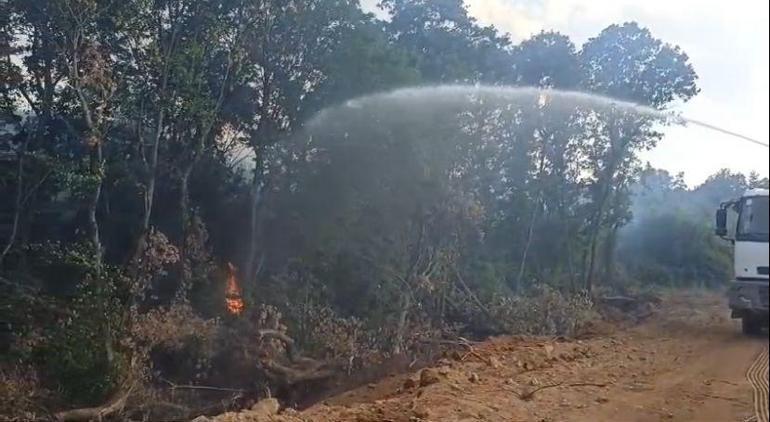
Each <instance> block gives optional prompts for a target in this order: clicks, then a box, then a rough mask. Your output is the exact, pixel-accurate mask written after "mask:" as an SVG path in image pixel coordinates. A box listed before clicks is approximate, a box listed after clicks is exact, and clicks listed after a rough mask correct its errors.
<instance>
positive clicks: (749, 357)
mask: <svg viewBox="0 0 770 422" xmlns="http://www.w3.org/2000/svg"><path fill="white" fill-rule="evenodd" d="M767 347H768V339H767V336H765V337H764V338H750V337H746V336H744V335H743V334H741V332H740V327H739V324H738V322H737V321H732V320H730V319H729V318H728V311H727V306H726V303H725V301H724V298H723V297H720V296H719V295H716V294H713V293H692V292H690V293H681V292H679V293H676V294H671V295H668V296H666V297H664V298H663V300H662V302H661V304H660V307H659V308H658V310H657V311H656V312H655V313H654V315H653V316H651V317H650V318H649V319H647V320H646V321H645V322H643V323H641V324H638V325H634V326H628V325H626V324H623V323H618V324H606V326H605V324H602V326H597V327H595V329H594V332H593V333H591V334H590V335H588V336H586V337H585V338H583V339H569V340H567V339H550V338H519V337H501V338H495V339H493V340H490V341H488V342H485V343H483V344H479V345H474V346H473V348H472V349H469V348H467V347H465V348H460V349H458V350H457V352H454V353H448V354H447V356H446V358H444V359H441V360H440V361H438V362H437V363H436V364H435V365H434V366H432V367H429V368H425V369H422V370H421V371H419V372H415V373H410V374H403V375H399V376H393V377H389V378H386V379H383V380H381V381H380V382H378V383H376V384H370V385H368V386H364V387H362V388H359V389H356V390H353V391H350V392H347V393H344V394H342V395H339V396H336V397H333V398H331V399H329V400H326V401H325V402H323V403H319V404H317V405H315V406H313V407H311V408H309V409H307V410H305V411H302V412H296V411H293V410H291V409H289V410H284V411H283V412H282V413H280V414H278V415H272V416H268V415H264V414H257V413H256V412H251V413H250V412H248V411H247V412H242V413H240V414H225V415H221V416H219V417H217V418H216V420H221V421H283V422H290V421H291V422H294V421H313V422H346V421H351V422H353V421H355V422H367V421H371V422H375V421H392V422H416V421H426V422H427V421H433V422H439V421H446V422H451V421H457V422H460V421H463V422H469V421H500V422H503V421H505V422H511V421H543V422H545V421H628V422H631V421H639V422H642V421H661V420H667V421H720V422H722V421H752V420H753V421H763V420H764V421H766V410H763V406H755V403H754V402H755V400H759V401H764V402H765V403H766V402H767V376H768V374H767V367H768V365H767V353H766V352H765V350H766V349H767ZM750 368H753V369H752V371H749V369H750ZM747 372H748V374H747ZM750 379H752V380H753V384H759V385H760V387H759V390H757V389H756V388H753V384H752V383H751V382H750V381H749V380H750ZM755 408H756V409H755ZM766 408H767V406H764V409H766ZM757 413H759V415H757Z"/></svg>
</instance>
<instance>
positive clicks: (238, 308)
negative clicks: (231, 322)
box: [225, 262, 245, 315]
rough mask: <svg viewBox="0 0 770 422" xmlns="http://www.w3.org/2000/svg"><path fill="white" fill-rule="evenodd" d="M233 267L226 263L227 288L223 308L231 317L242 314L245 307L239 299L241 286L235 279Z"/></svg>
mask: <svg viewBox="0 0 770 422" xmlns="http://www.w3.org/2000/svg"><path fill="white" fill-rule="evenodd" d="M235 272H236V268H235V265H233V264H231V263H229V262H228V263H227V288H226V289H225V307H226V308H227V312H229V313H231V314H233V315H240V314H242V313H243V309H244V308H245V305H244V303H243V298H242V297H241V286H239V285H238V279H237V278H236V277H235Z"/></svg>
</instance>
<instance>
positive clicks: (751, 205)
mask: <svg viewBox="0 0 770 422" xmlns="http://www.w3.org/2000/svg"><path fill="white" fill-rule="evenodd" d="M769 220H770V209H768V197H767V196H757V197H753V198H745V199H744V200H743V203H742V204H741V211H740V217H738V233H737V236H736V238H737V240H744V241H754V242H767V241H768V240H770V222H769Z"/></svg>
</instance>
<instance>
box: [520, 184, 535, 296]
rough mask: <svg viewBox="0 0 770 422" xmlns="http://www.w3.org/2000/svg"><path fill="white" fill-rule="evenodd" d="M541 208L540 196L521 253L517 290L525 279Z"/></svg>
mask: <svg viewBox="0 0 770 422" xmlns="http://www.w3.org/2000/svg"><path fill="white" fill-rule="evenodd" d="M539 208H540V199H539V198H538V200H537V203H536V204H535V208H534V209H533V210H532V217H530V219H529V227H528V228H527V240H526V242H525V243H524V251H523V252H522V253H521V261H520V262H519V274H518V276H517V277H516V290H518V289H519V288H520V287H521V283H522V281H523V280H524V269H525V268H526V266H527V256H528V255H529V247H530V245H531V244H532V236H533V234H534V232H535V222H536V221H537V212H538V210H539Z"/></svg>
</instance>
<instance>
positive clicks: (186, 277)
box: [177, 161, 194, 300]
mask: <svg viewBox="0 0 770 422" xmlns="http://www.w3.org/2000/svg"><path fill="white" fill-rule="evenodd" d="M193 167H194V163H193V161H191V162H190V163H189V164H188V165H187V167H186V168H185V169H184V171H183V172H182V176H181V178H180V180H179V211H180V219H181V221H180V223H181V227H180V229H181V233H182V240H181V243H180V247H179V254H180V257H179V258H180V259H179V260H180V263H181V266H182V280H181V284H180V286H179V287H180V288H179V289H178V290H177V299H178V300H184V299H185V298H186V296H187V292H188V291H189V288H190V283H191V280H192V263H191V262H190V259H189V256H188V253H187V252H188V251H187V237H188V233H189V227H190V221H191V216H190V175H192V171H193Z"/></svg>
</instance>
